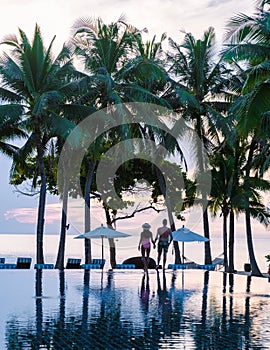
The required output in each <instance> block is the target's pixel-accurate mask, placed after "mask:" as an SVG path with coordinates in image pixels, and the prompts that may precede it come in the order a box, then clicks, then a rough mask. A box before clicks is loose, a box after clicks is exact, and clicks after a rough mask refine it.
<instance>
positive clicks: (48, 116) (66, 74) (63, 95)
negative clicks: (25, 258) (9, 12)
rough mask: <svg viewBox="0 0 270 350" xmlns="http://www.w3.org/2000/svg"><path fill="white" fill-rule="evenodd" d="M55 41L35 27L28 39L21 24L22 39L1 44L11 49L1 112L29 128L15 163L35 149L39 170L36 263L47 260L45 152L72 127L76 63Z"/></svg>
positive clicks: (1, 66)
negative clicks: (66, 111)
mask: <svg viewBox="0 0 270 350" xmlns="http://www.w3.org/2000/svg"><path fill="white" fill-rule="evenodd" d="M53 41H54V39H53V40H52V41H51V43H50V45H49V47H48V49H46V48H45V47H44V43H43V40H42V36H41V32H40V28H39V27H38V25H36V27H35V31H34V37H33V40H32V42H30V41H29V40H28V38H27V36H26V34H25V33H24V32H23V31H22V30H21V29H20V30H19V38H17V37H16V36H14V35H12V36H8V37H6V38H5V39H4V40H3V42H2V44H5V45H7V46H8V47H9V48H10V49H11V50H10V51H9V52H8V53H6V54H5V55H4V56H3V58H2V59H1V61H0V74H1V79H2V82H1V89H0V97H1V99H2V100H3V104H2V105H1V106H0V114H2V115H3V113H6V115H7V116H8V117H9V118H14V117H15V116H16V117H17V118H20V125H21V127H23V128H24V130H25V131H26V132H27V133H28V138H27V141H26V142H25V144H24V145H23V146H22V147H21V149H20V151H19V152H18V157H19V158H18V159H17V160H16V161H17V162H19V159H20V162H21V163H23V161H24V160H25V159H26V158H27V156H28V155H31V154H33V152H36V155H37V169H38V175H39V177H40V190H39V204H38V218H37V255H36V259H37V263H43V262H44V257H43V232H44V212H45V203H46V169H45V163H44V156H45V154H46V146H47V143H48V141H49V140H50V139H51V138H52V137H54V136H57V135H62V136H66V135H67V134H68V132H69V130H70V128H72V127H73V126H74V123H72V122H69V121H68V120H67V119H65V118H64V117H63V113H62V112H61V107H60V106H61V104H63V103H64V101H66V100H67V96H68V94H70V92H71V89H70V79H71V77H72V74H73V73H74V68H73V66H72V64H71V61H70V53H69V50H68V49H67V48H66V47H64V48H63V49H62V51H61V52H60V54H59V55H58V56H57V57H56V58H55V59H54V58H53V57H52V44H53Z"/></svg>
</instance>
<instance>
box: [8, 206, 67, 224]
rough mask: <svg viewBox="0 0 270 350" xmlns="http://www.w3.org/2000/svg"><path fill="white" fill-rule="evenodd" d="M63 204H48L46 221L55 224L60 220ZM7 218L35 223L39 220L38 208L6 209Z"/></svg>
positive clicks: (25, 222) (23, 222)
mask: <svg viewBox="0 0 270 350" xmlns="http://www.w3.org/2000/svg"><path fill="white" fill-rule="evenodd" d="M60 215H61V204H58V203H56V204H48V205H46V212H45V221H46V223H48V224H53V223H55V222H58V221H59V220H60ZM4 216H5V219H6V220H11V219H14V220H16V221H17V222H19V223H22V224H35V223H36V222H37V208H15V209H11V210H8V211H6V213H5V214H4Z"/></svg>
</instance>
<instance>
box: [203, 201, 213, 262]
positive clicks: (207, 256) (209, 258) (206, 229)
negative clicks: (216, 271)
mask: <svg viewBox="0 0 270 350" xmlns="http://www.w3.org/2000/svg"><path fill="white" fill-rule="evenodd" d="M203 231H204V237H205V238H208V239H209V241H208V242H205V243H204V263H205V264H212V256H211V246H210V234H209V219H208V210H207V208H206V209H205V210H204V212H203Z"/></svg>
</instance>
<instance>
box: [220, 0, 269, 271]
mask: <svg viewBox="0 0 270 350" xmlns="http://www.w3.org/2000/svg"><path fill="white" fill-rule="evenodd" d="M258 5H259V6H258V8H257V10H256V13H255V14H254V15H253V16H247V15H245V14H239V15H237V16H235V17H233V18H232V19H231V20H230V21H229V22H228V31H227V36H226V38H227V43H226V46H225V49H224V58H225V59H227V60H228V61H230V62H231V61H236V62H239V63H240V64H242V65H243V66H244V67H245V69H246V73H247V78H246V80H245V84H244V86H243V89H242V91H241V96H240V97H239V98H238V99H237V101H236V102H235V104H234V106H233V109H232V111H233V113H234V114H235V116H236V117H237V119H238V124H237V128H238V130H239V132H240V133H241V136H242V137H243V138H247V139H249V141H250V146H249V150H248V153H247V164H246V167H245V177H244V184H245V189H246V191H247V205H246V235H247V243H248V250H249V256H250V263H251V268H252V274H254V275H258V276H260V275H261V272H260V270H259V268H258V265H257V263H256V259H255V254H254V249H253V242H252V230H251V221H250V218H251V208H250V207H251V206H250V203H251V198H250V197H249V195H250V185H251V181H252V180H251V176H252V168H253V164H254V159H255V158H256V159H258V152H260V153H261V144H262V143H263V144H265V143H267V140H268V139H269V123H270V118H269V116H270V114H269V111H270V103H269V98H268V96H269V92H270V80H269V77H270V71H269V62H270V53H269V52H270V51H269V48H270V45H269V38H270V30H269V26H268V23H269V19H270V12H269V5H270V2H269V0H265V1H260V2H258ZM266 149H267V147H266V148H264V150H266ZM263 163H264V164H265V162H264V161H263ZM257 166H258V163H257ZM249 198H250V199H249Z"/></svg>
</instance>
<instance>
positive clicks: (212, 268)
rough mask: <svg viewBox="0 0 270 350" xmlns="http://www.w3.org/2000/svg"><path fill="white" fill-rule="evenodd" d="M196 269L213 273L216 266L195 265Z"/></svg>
mask: <svg viewBox="0 0 270 350" xmlns="http://www.w3.org/2000/svg"><path fill="white" fill-rule="evenodd" d="M197 269H199V270H208V271H215V269H216V265H214V264H204V265H197Z"/></svg>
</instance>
